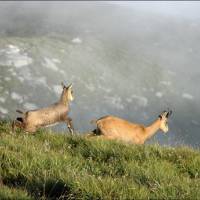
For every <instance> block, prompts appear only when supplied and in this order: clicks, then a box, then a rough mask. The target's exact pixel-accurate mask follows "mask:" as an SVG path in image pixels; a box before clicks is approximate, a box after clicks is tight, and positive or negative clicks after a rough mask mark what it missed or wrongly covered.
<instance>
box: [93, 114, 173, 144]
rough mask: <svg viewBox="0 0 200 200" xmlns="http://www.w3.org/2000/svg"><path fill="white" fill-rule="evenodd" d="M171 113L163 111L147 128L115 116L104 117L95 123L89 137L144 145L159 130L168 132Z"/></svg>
mask: <svg viewBox="0 0 200 200" xmlns="http://www.w3.org/2000/svg"><path fill="white" fill-rule="evenodd" d="M171 114H172V111H169V110H168V111H163V112H162V113H161V114H160V115H159V117H158V118H157V119H156V120H155V121H154V122H153V123H152V124H151V125H149V126H144V125H141V124H135V123H131V122H129V121H126V120H124V119H120V118H118V117H115V116H111V115H109V116H104V117H101V118H100V119H98V120H96V121H94V120H93V121H91V122H92V123H94V122H95V123H96V125H97V128H96V129H95V130H94V131H93V134H92V135H90V136H95V135H96V136H99V137H102V138H105V139H117V140H121V141H124V142H131V143H134V144H144V142H145V141H146V140H147V139H149V138H150V137H152V136H153V135H154V134H155V133H156V132H157V131H158V130H159V129H160V130H162V131H163V132H164V133H166V132H167V131H168V117H169V116H170V115H171Z"/></svg>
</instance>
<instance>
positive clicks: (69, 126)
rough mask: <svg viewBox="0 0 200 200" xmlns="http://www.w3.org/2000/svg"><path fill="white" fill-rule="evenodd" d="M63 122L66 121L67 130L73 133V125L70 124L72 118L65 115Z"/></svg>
mask: <svg viewBox="0 0 200 200" xmlns="http://www.w3.org/2000/svg"><path fill="white" fill-rule="evenodd" d="M65 122H66V123H67V128H68V129H69V132H70V133H71V134H72V135H73V134H74V127H73V124H72V119H71V118H70V117H66V118H65Z"/></svg>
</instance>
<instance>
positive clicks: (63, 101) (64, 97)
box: [59, 91, 68, 106]
mask: <svg viewBox="0 0 200 200" xmlns="http://www.w3.org/2000/svg"><path fill="white" fill-rule="evenodd" d="M59 103H60V104H63V105H65V106H66V105H68V98H67V94H66V93H65V92H64V91H63V92H62V94H61V97H60V101H59Z"/></svg>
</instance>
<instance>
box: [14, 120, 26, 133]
mask: <svg viewBox="0 0 200 200" xmlns="http://www.w3.org/2000/svg"><path fill="white" fill-rule="evenodd" d="M16 127H18V128H21V129H24V123H23V121H22V119H21V118H17V119H16V120H14V121H13V122H12V133H15V128H16Z"/></svg>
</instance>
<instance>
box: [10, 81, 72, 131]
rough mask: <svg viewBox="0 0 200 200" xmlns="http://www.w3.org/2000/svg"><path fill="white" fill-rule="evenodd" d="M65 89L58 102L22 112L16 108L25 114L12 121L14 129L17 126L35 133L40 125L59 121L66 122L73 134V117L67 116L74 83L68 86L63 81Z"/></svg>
mask: <svg viewBox="0 0 200 200" xmlns="http://www.w3.org/2000/svg"><path fill="white" fill-rule="evenodd" d="M61 85H62V87H63V91H62V94H61V97H60V99H59V101H58V102H56V103H54V104H52V105H50V106H48V107H45V108H41V109H37V110H30V111H26V112H22V111H20V110H16V112H18V113H20V114H22V115H23V117H17V118H16V120H14V121H13V123H12V130H13V132H14V131H15V127H19V128H22V129H24V130H25V131H27V132H30V133H34V132H35V131H36V130H37V129H38V128H40V127H47V126H50V125H54V124H57V123H59V122H65V123H66V124H67V127H68V129H69V131H70V133H71V134H73V132H74V128H73V125H72V119H71V118H69V117H68V116H67V114H68V112H69V102H70V101H73V99H74V97H73V91H72V84H70V85H69V86H68V87H66V86H65V85H64V84H63V83H61Z"/></svg>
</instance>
